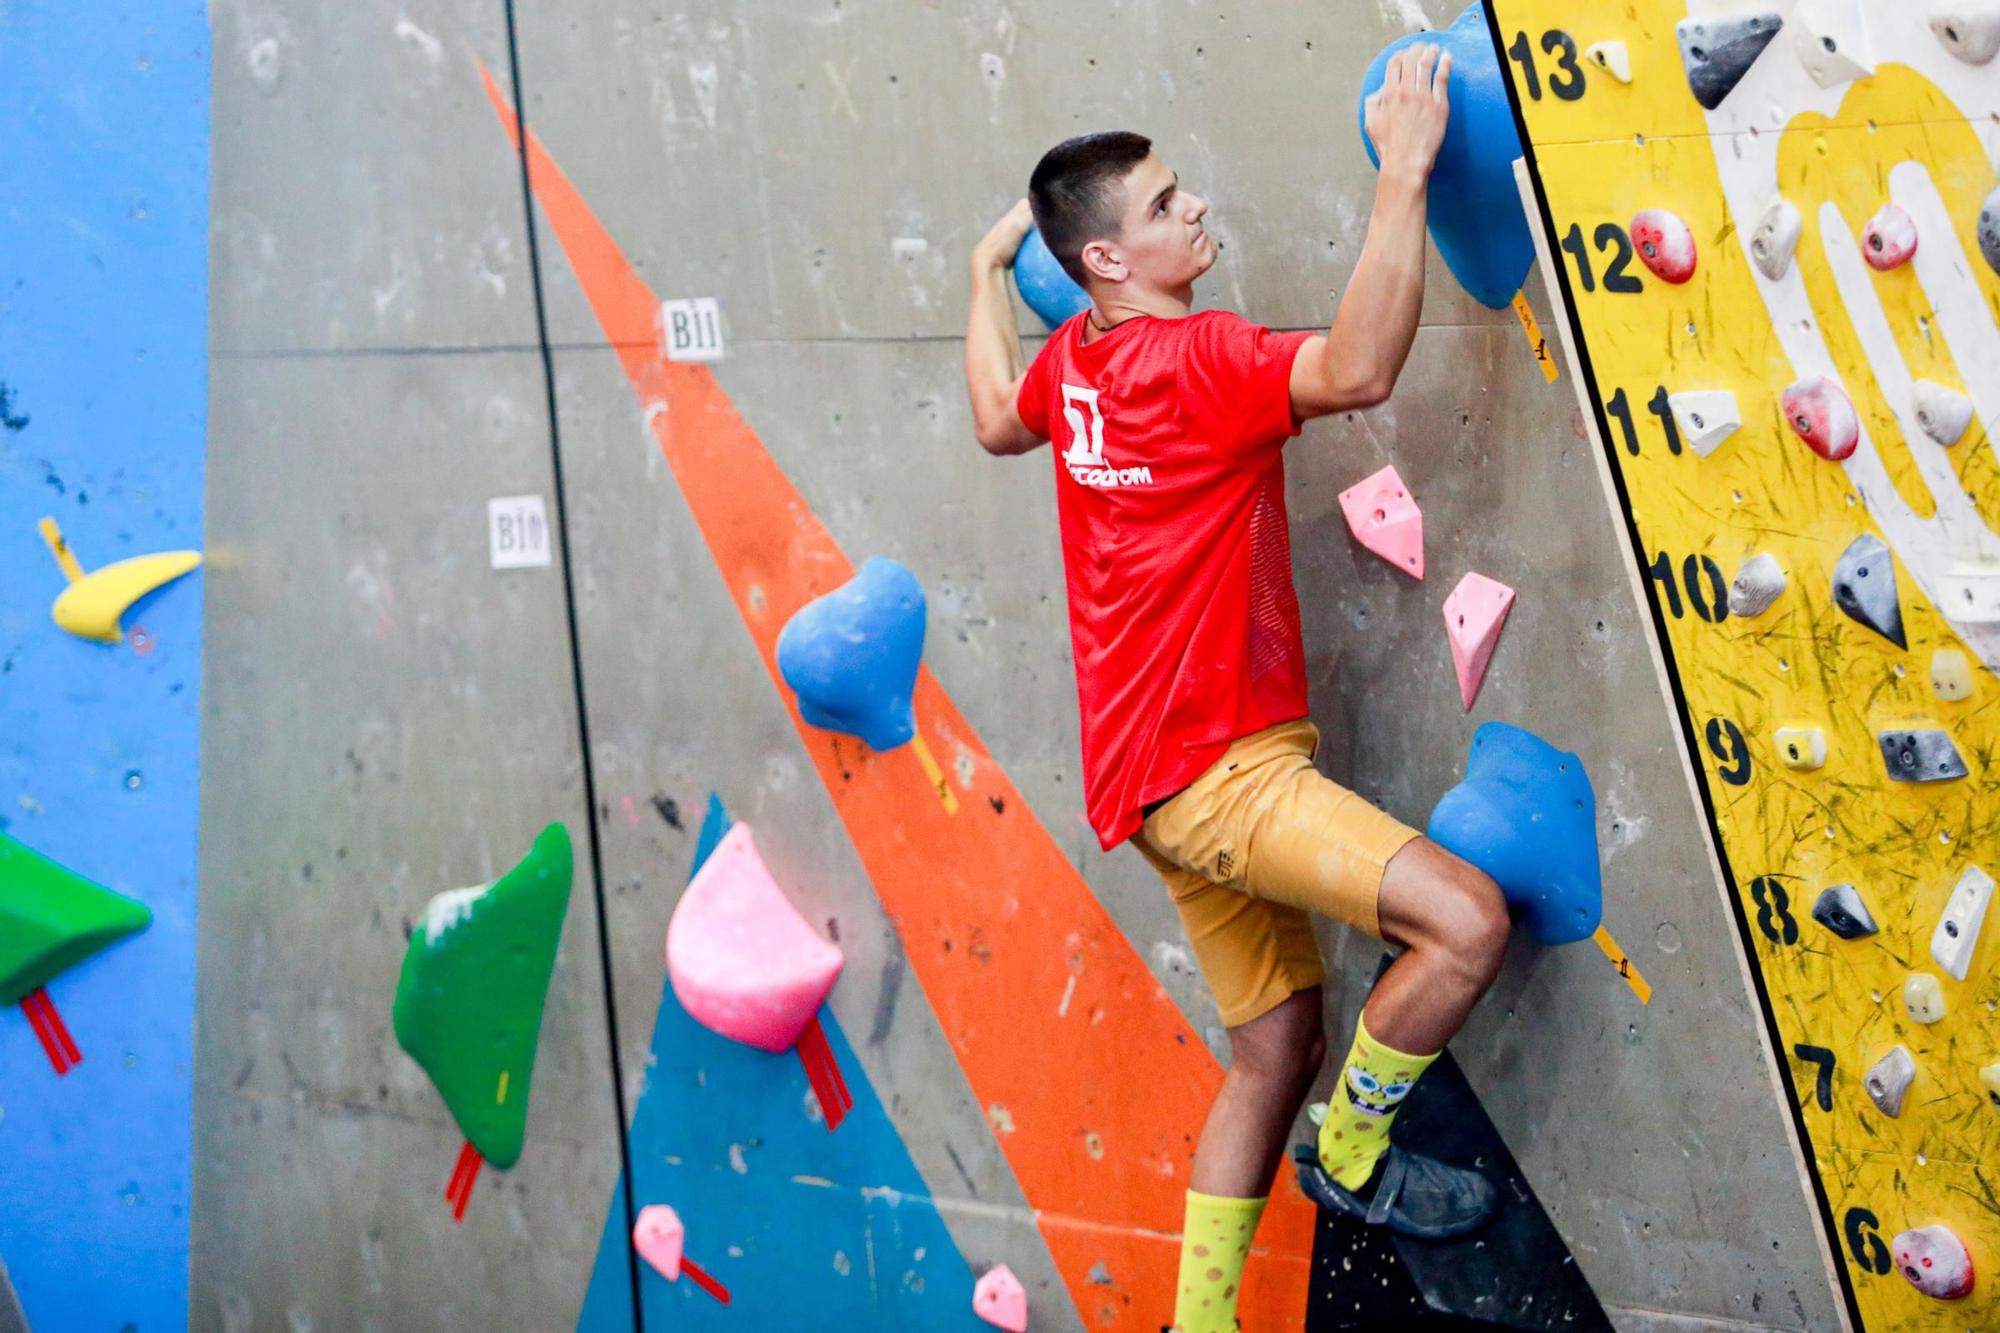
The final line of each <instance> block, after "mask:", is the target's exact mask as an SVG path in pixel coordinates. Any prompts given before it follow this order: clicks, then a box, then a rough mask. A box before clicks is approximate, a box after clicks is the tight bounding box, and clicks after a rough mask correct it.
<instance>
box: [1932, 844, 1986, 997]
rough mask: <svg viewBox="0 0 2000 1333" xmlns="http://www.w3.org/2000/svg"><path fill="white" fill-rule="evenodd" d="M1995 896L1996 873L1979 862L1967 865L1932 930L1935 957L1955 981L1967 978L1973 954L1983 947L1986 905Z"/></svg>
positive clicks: (1933, 955) (1933, 954)
mask: <svg viewBox="0 0 2000 1333" xmlns="http://www.w3.org/2000/svg"><path fill="white" fill-rule="evenodd" d="M1992 900H1993V877H1992V876H1990V875H1988V874H1987V873H1986V872H1985V871H1984V870H1981V869H1980V868H1979V867H1978V866H1967V867H1966V868H1965V873H1964V874H1963V875H1960V876H1959V877H1958V887H1957V888H1955V889H1953V890H1952V891H1951V897H1950V898H1948V899H1946V900H1945V905H1944V915H1943V916H1941V917H1939V918H1938V923H1937V929H1936V930H1934V931H1932V932H1931V957H1932V958H1935V959H1936V960H1937V965H1938V966H1939V967H1941V968H1943V969H1944V970H1945V971H1947V972H1949V973H1951V979H1952V980H1953V981H1963V980H1965V974H1966V972H1967V971H1968V970H1970V969H1971V967H1972V955H1973V953H1974V952H1976V951H1977V950H1978V948H1979V928H1980V926H1981V925H1983V924H1984V923H1985V921H1986V905H1987V904H1988V903H1989V902H1991V901H1992Z"/></svg>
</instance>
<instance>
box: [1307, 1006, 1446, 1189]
mask: <svg viewBox="0 0 2000 1333" xmlns="http://www.w3.org/2000/svg"><path fill="white" fill-rule="evenodd" d="M1435 1059H1437V1055H1436V1053H1432V1054H1430V1055H1410V1054H1407V1053H1405V1052H1403V1051H1398V1050H1395V1049H1393V1048H1391V1047H1388V1046H1384V1045H1383V1044H1382V1043H1381V1042H1379V1041H1377V1040H1375V1038H1373V1037H1371V1036H1369V1035H1368V1024H1367V1021H1366V1020H1365V1019H1363V1020H1361V1021H1357V1022H1356V1023H1355V1025H1354V1049H1352V1050H1350V1051H1349V1052H1348V1053H1347V1063H1346V1064H1344V1065H1342V1066H1341V1067H1340V1085H1339V1086H1338V1087H1336V1088H1335V1089H1334V1090H1333V1097H1332V1099H1331V1100H1330V1101H1329V1102H1328V1103H1327V1108H1326V1119H1325V1120H1323V1121H1321V1122H1320V1127H1319V1164H1320V1165H1321V1166H1323V1167H1325V1168H1326V1173H1327V1174H1328V1175H1329V1176H1332V1177H1333V1178H1334V1180H1335V1181H1337V1182H1338V1183H1340V1184H1341V1185H1344V1186H1346V1187H1347V1188H1348V1189H1351V1190H1352V1189H1360V1188H1361V1187H1362V1186H1363V1185H1365V1184H1367V1183H1368V1177H1369V1176H1370V1175H1371V1174H1372V1173H1373V1172H1374V1170H1375V1163H1376V1162H1378V1161H1380V1160H1381V1158H1382V1154H1383V1153H1385V1152H1387V1151H1388V1150H1389V1125H1390V1123H1391V1122H1393V1121H1394V1120H1395V1118H1396V1108H1397V1107H1398V1106H1400V1105H1402V1101H1403V1098H1405V1097H1407V1096H1409V1095H1410V1088H1411V1086H1412V1085H1413V1084H1415V1083H1416V1081H1417V1076H1418V1075H1419V1074H1421V1073H1423V1072H1424V1071H1425V1070H1426V1069H1429V1068H1430V1066H1431V1061H1433V1060H1435Z"/></svg>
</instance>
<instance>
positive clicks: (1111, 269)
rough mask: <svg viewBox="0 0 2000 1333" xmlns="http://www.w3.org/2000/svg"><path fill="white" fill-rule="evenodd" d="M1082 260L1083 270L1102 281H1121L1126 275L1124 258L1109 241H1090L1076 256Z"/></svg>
mask: <svg viewBox="0 0 2000 1333" xmlns="http://www.w3.org/2000/svg"><path fill="white" fill-rule="evenodd" d="M1078 258H1079V259H1081V260H1082V261H1083V267H1084V271H1085V272H1087V273H1089V274H1090V276H1092V277H1093V278H1096V279H1098V280H1099V281H1102V282H1123V281H1125V278H1126V276H1127V270H1126V268H1125V260H1124V259H1123V258H1122V257H1120V255H1119V254H1118V250H1117V248H1116V247H1115V246H1113V245H1112V244H1111V243H1110V242H1109V241H1092V242H1090V243H1089V244H1088V245H1086V246H1084V247H1083V253H1082V254H1080V255H1079V256H1078Z"/></svg>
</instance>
